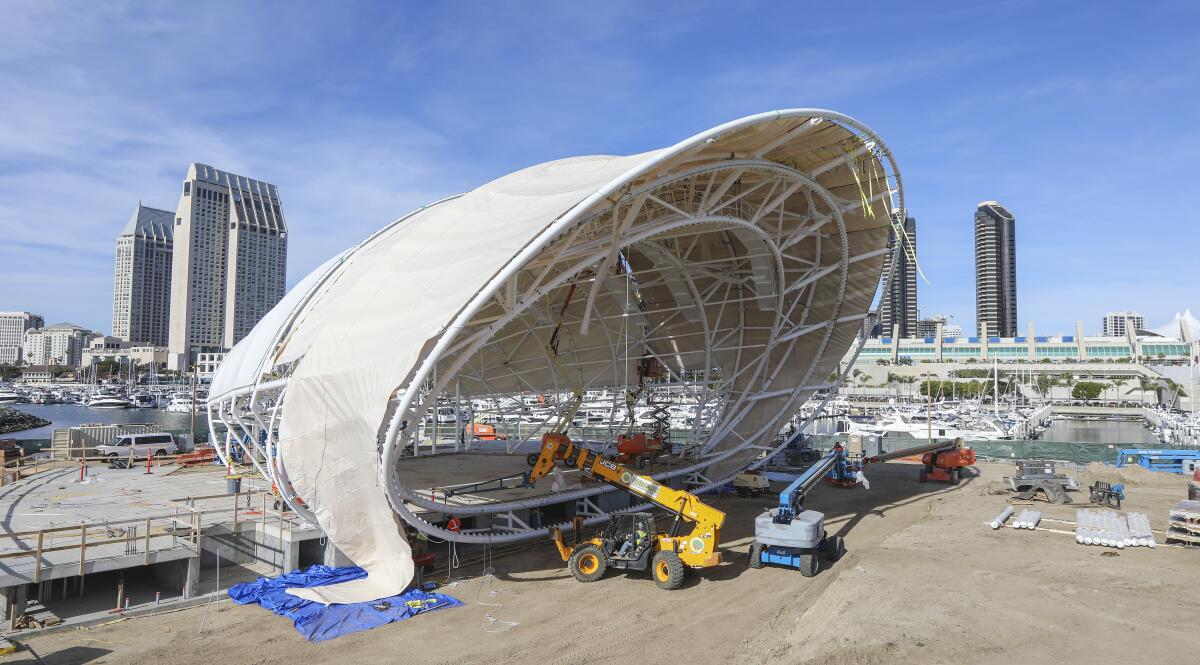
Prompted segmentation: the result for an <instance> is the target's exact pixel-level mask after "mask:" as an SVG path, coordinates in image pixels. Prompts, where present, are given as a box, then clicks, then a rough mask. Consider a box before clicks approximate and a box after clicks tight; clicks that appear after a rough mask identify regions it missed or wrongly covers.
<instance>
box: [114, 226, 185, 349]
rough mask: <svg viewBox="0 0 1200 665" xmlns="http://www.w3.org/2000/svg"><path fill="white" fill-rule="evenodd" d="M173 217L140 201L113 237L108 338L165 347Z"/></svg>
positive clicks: (169, 307)
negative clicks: (114, 262)
mask: <svg viewBox="0 0 1200 665" xmlns="http://www.w3.org/2000/svg"><path fill="white" fill-rule="evenodd" d="M174 221H175V214H174V213H172V212H170V211H169V210H158V209H156V208H148V207H146V206H144V205H142V204H141V203H138V207H137V209H136V210H134V211H133V215H132V216H131V217H130V218H129V222H128V223H126V224H125V228H123V229H121V234H120V235H118V236H117V262H116V270H115V272H114V276H113V318H112V336H113V337H117V338H119V339H122V340H124V341H126V342H134V343H138V344H149V345H153V346H166V345H167V335H168V332H169V331H170V320H171V234H172V230H173V227H174V225H175V224H174Z"/></svg>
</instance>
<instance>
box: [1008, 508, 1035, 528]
mask: <svg viewBox="0 0 1200 665" xmlns="http://www.w3.org/2000/svg"><path fill="white" fill-rule="evenodd" d="M1040 521H1042V513H1041V512H1039V511H1036V510H1029V509H1028V508H1026V509H1025V510H1022V511H1021V514H1019V515H1017V519H1015V520H1013V523H1012V526H1013V528H1014V529H1036V528H1037V525H1038V522H1040Z"/></svg>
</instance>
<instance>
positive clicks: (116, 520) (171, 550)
mask: <svg viewBox="0 0 1200 665" xmlns="http://www.w3.org/2000/svg"><path fill="white" fill-rule="evenodd" d="M249 490H269V486H268V485H267V483H266V482H265V481H263V480H260V479H257V478H246V479H244V480H243V481H242V491H243V492H245V491H249ZM225 492H226V478H225V471H224V469H221V468H206V467H201V468H192V469H180V468H179V467H175V466H163V467H155V468H154V469H153V470H152V473H150V474H147V473H146V471H145V468H144V467H140V468H134V469H109V468H107V467H103V466H100V465H91V466H90V467H88V468H87V470H86V475H85V476H84V478H83V480H82V481H80V477H79V470H78V469H59V470H54V471H47V472H44V473H40V474H38V475H36V476H33V477H30V478H25V479H23V480H20V481H17V482H15V483H13V484H11V485H7V486H5V487H3V488H0V587H5V586H12V585H15V584H21V583H26V582H31V581H33V579H34V577H35V575H36V576H37V577H38V578H40V579H41V580H43V581H45V580H49V579H56V578H60V577H68V576H74V575H79V574H80V573H81V572H83V573H85V574H88V573H95V572H101V571H107V570H117V569H121V568H128V567H133V566H143V565H147V564H155V563H162V562H166V561H173V560H178V559H184V558H188V557H193V556H196V555H197V552H196V551H195V549H194V546H193V544H192V542H191V538H190V537H188V534H187V524H189V523H190V517H189V515H188V513H187V510H186V509H181V508H180V506H179V504H178V503H175V502H176V501H179V500H183V499H187V498H188V497H204V496H212V495H223V494H224V493H225ZM233 501H234V499H233V498H232V497H229V498H228V499H226V498H225V497H221V498H217V499H211V500H205V501H202V502H200V503H199V504H198V505H197V507H198V508H200V509H201V510H205V511H207V510H213V511H214V512H211V513H208V514H203V515H201V517H200V527H201V531H202V532H204V531H206V530H208V529H210V528H211V527H213V526H214V525H218V524H224V523H229V522H232V521H233V519H234V515H235V513H234V503H233ZM261 501H262V499H261V498H260V497H258V496H255V497H253V498H249V497H241V498H240V499H239V505H238V509H237V513H236V519H237V520H238V521H239V522H245V523H250V522H258V523H261V522H263V521H264V520H263V516H264V513H263V510H262V508H263V506H262V503H261ZM268 508H270V506H268ZM288 515H290V513H289V514H288ZM174 516H178V517H179V518H181V519H182V520H183V522H182V523H177V522H174V521H173V520H172V517H174ZM147 519H150V534H151V536H152V537H151V538H150V541H149V547H147V543H146V522H145V520H147ZM267 519H268V520H269V521H271V522H272V523H274V524H275V525H276V530H278V528H279V525H278V522H279V518H278V516H277V515H275V516H268V518H267ZM82 523H88V524H92V525H94V526H93V528H90V529H89V530H88V534H87V539H86V540H87V551H86V560H85V561H84V562H83V563H82V567H81V562H80V548H79V547H78V545H79V544H80V533H79V530H78V529H75V528H68V529H66V530H62V531H49V532H47V533H45V534H44V535H43V536H42V537H41V550H42V552H43V553H42V556H41V557H40V564H39V558H38V557H37V556H36V552H37V551H38V544H37V541H38V537H37V536H36V535H32V534H31V533H30V532H37V531H39V530H46V529H56V528H64V527H76V526H78V525H80V524H82ZM284 526H285V528H292V527H295V528H297V529H298V530H299V531H301V533H298V534H296V536H295V537H296V538H297V539H304V538H307V537H319V530H315V529H314V528H313V527H312V526H308V527H307V528H306V529H301V528H300V527H301V524H300V522H299V521H298V520H296V519H295V518H294V516H292V517H289V518H287V519H286V520H285V525H284ZM313 531H315V532H316V533H313ZM18 533H21V534H29V535H22V536H12V535H11V534H18ZM177 533H178V534H179V535H176V534H177ZM6 536H8V537H6ZM147 550H149V551H147ZM18 553H23V554H24V555H25V556H12V555H15V554H18ZM5 555H9V556H5Z"/></svg>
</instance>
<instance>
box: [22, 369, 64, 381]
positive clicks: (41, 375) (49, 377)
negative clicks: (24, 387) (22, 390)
mask: <svg viewBox="0 0 1200 665" xmlns="http://www.w3.org/2000/svg"><path fill="white" fill-rule="evenodd" d="M76 376H77V375H76V372H75V370H74V369H72V368H70V367H67V366H65V365H28V366H26V367H23V368H22V369H21V381H24V382H25V383H70V382H72V381H74V380H75V379H76Z"/></svg>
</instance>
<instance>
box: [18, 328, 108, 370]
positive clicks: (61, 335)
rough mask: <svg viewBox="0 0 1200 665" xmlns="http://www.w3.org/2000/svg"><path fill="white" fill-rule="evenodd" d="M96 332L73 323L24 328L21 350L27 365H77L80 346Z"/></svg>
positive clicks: (88, 342) (94, 335)
mask: <svg viewBox="0 0 1200 665" xmlns="http://www.w3.org/2000/svg"><path fill="white" fill-rule="evenodd" d="M96 336H97V335H96V334H95V333H93V332H92V331H90V330H88V329H87V328H84V327H83V326H77V325H75V324H73V323H56V324H54V325H52V326H45V327H44V328H32V329H30V330H27V331H25V337H24V340H23V341H22V353H23V355H24V361H25V364H27V365H66V366H68V367H79V366H80V365H81V364H82V363H83V349H84V347H86V346H88V345H89V344H90V343H91V340H92V338H93V337H96Z"/></svg>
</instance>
